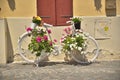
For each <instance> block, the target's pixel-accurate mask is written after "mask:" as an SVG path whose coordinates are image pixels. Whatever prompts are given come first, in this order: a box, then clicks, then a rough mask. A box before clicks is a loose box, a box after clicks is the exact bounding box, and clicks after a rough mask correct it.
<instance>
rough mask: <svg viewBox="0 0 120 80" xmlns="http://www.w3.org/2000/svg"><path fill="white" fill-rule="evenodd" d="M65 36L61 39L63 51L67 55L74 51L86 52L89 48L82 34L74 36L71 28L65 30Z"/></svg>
mask: <svg viewBox="0 0 120 80" xmlns="http://www.w3.org/2000/svg"><path fill="white" fill-rule="evenodd" d="M64 31H65V33H66V35H65V34H63V36H62V38H61V43H62V45H63V51H64V52H65V53H66V52H67V53H69V52H70V51H72V50H78V51H80V52H81V53H82V52H83V51H84V50H85V48H86V47H87V45H86V37H85V35H84V34H82V33H76V34H75V35H72V31H71V28H70V27H68V28H65V29H64Z"/></svg>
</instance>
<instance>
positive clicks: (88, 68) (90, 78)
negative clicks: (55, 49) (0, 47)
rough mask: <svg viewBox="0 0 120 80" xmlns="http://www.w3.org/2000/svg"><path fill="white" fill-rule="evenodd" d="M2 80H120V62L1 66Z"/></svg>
mask: <svg viewBox="0 0 120 80" xmlns="http://www.w3.org/2000/svg"><path fill="white" fill-rule="evenodd" d="M0 80H120V60H113V61H99V62H95V63H92V64H89V65H81V64H77V65H75V64H67V63H64V62H56V63H55V62H49V63H44V64H42V65H40V66H39V67H34V66H33V65H32V64H23V63H11V64H7V65H2V64H1V65H0Z"/></svg>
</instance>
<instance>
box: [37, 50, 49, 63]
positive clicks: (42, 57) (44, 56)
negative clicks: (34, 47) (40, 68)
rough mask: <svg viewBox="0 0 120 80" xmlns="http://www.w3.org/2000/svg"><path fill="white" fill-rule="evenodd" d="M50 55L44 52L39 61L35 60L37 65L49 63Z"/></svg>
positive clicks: (38, 58)
mask: <svg viewBox="0 0 120 80" xmlns="http://www.w3.org/2000/svg"><path fill="white" fill-rule="evenodd" d="M49 55H50V53H48V52H45V51H44V50H43V51H42V52H41V55H40V56H38V57H37V59H36V60H35V63H37V64H39V63H40V62H44V61H49V59H48V57H49Z"/></svg>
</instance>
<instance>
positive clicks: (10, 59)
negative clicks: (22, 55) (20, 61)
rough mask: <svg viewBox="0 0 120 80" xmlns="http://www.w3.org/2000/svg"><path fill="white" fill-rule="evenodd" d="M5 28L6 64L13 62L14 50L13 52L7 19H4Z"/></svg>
mask: <svg viewBox="0 0 120 80" xmlns="http://www.w3.org/2000/svg"><path fill="white" fill-rule="evenodd" d="M5 26H6V30H5V31H6V33H5V35H6V53H7V54H6V58H7V63H10V62H13V61H14V50H13V45H12V40H11V36H10V31H9V27H8V22H7V19H6V18H5Z"/></svg>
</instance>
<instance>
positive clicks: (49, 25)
mask: <svg viewBox="0 0 120 80" xmlns="http://www.w3.org/2000/svg"><path fill="white" fill-rule="evenodd" d="M43 26H44V27H52V26H53V25H51V24H47V23H43Z"/></svg>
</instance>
